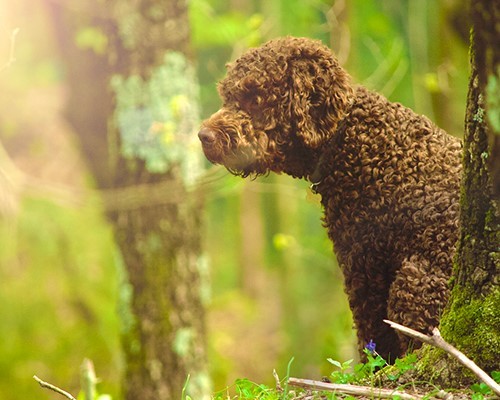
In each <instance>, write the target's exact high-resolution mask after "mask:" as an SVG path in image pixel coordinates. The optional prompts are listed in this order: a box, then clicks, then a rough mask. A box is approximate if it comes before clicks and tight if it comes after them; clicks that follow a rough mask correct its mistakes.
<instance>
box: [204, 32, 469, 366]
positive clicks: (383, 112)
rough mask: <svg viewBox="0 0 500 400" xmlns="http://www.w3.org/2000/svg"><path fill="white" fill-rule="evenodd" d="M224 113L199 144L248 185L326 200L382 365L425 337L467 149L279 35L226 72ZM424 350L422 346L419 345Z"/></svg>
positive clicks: (358, 316) (362, 333)
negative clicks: (283, 185)
mask: <svg viewBox="0 0 500 400" xmlns="http://www.w3.org/2000/svg"><path fill="white" fill-rule="evenodd" d="M219 92H220V95H221V97H222V99H223V101H224V104H223V107H222V108H221V109H220V110H219V111H218V112H217V113H215V114H214V115H212V116H211V117H210V118H209V119H208V120H206V121H205V122H204V123H203V125H202V129H201V130H200V132H199V134H198V136H199V138H200V140H201V142H202V146H203V151H204V153H205V155H206V157H207V158H208V159H209V160H210V161H211V162H213V163H218V164H223V165H224V166H226V167H227V169H228V170H229V171H230V172H231V173H233V174H235V175H240V176H243V177H246V176H249V175H252V176H256V175H261V174H267V173H268V172H270V171H273V172H277V173H280V172H284V173H286V174H289V175H292V176H293V177H296V178H305V179H307V180H309V181H310V182H311V183H312V185H313V189H314V190H315V191H316V192H317V193H319V194H320V195H321V198H322V200H321V201H322V204H323V207H324V225H325V227H326V228H327V229H328V234H329V237H330V238H331V239H332V241H333V242H334V247H335V253H336V255H337V258H338V260H339V264H340V266H341V268H342V271H343V274H344V277H345V287H346V292H347V295H348V298H349V304H350V307H351V310H352V313H353V316H354V322H355V325H356V328H357V335H358V344H359V350H360V352H361V353H362V351H361V350H362V349H363V348H364V347H365V345H366V344H367V343H368V342H369V341H370V340H373V342H375V343H376V346H377V347H376V350H377V352H378V353H379V354H381V355H382V356H383V357H385V358H386V359H387V358H388V359H389V360H391V361H393V360H394V359H395V357H397V356H400V355H402V354H404V353H405V352H406V351H407V350H408V346H409V341H408V339H407V338H406V337H403V336H399V335H398V334H396V333H395V332H394V331H393V330H392V329H391V328H389V327H388V326H387V325H386V324H385V323H384V322H383V319H386V318H387V319H390V320H393V321H395V322H398V323H400V324H403V325H406V326H409V327H411V328H414V329H417V330H420V331H423V332H429V331H430V330H431V329H432V327H435V326H437V325H438V320H439V316H440V314H441V311H442V310H443V307H444V306H445V304H446V301H447V299H448V293H449V290H448V279H449V277H450V274H451V267H452V257H453V253H454V250H455V242H456V240H457V225H458V212H459V206H458V198H459V179H460V171H461V161H460V159H461V155H460V154H461V144H460V142H459V140H458V139H456V138H454V137H452V136H449V135H448V134H447V133H446V132H444V131H443V130H441V129H439V128H438V127H436V126H435V125H433V123H432V122H431V121H429V120H428V119H427V118H425V117H423V116H420V115H417V114H415V113H414V112H413V111H412V110H410V109H408V108H405V107H403V106H402V105H401V104H398V103H391V102H389V101H388V100H387V99H385V98H384V97H383V96H381V95H379V94H376V93H373V92H371V91H369V90H367V89H366V88H364V87H361V86H357V87H355V86H353V85H351V82H350V77H349V75H348V74H347V73H346V72H345V71H344V70H343V69H342V68H341V67H340V66H339V64H338V62H337V60H336V59H335V57H334V56H333V54H332V52H331V51H330V50H329V49H328V48H327V47H326V46H324V45H322V44H321V43H320V42H319V41H315V40H310V39H305V38H291V37H287V38H281V39H275V40H271V41H270V42H268V43H266V44H264V45H263V46H261V47H259V48H256V49H251V50H249V51H248V52H247V53H245V54H244V55H243V56H241V57H240V58H239V59H238V60H236V61H235V62H234V63H232V64H230V65H229V66H228V71H227V76H226V78H224V79H223V80H222V81H221V82H220V84H219ZM416 346H418V344H416V343H415V346H414V347H416Z"/></svg>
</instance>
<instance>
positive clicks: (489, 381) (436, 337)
mask: <svg viewBox="0 0 500 400" xmlns="http://www.w3.org/2000/svg"><path fill="white" fill-rule="evenodd" d="M384 322H385V323H386V324H389V325H390V326H391V327H392V328H394V329H396V330H398V331H401V332H402V333H404V334H405V335H407V336H411V337H413V338H415V339H418V340H420V341H421V342H424V343H427V344H430V345H432V346H434V347H438V348H440V349H441V350H444V351H445V352H447V353H448V354H451V355H452V356H453V357H455V358H456V359H458V361H459V362H460V363H461V364H462V365H464V366H466V367H467V368H469V369H470V370H471V371H472V372H473V373H474V374H475V375H476V376H477V377H478V378H479V379H481V380H482V381H483V382H484V383H485V384H486V385H488V386H489V387H490V388H491V390H493V392H494V393H495V394H496V395H497V396H500V385H499V384H498V383H496V382H495V381H494V380H493V378H491V377H490V376H489V375H488V374H487V373H486V372H484V371H483V370H482V369H481V368H479V367H478V365H477V364H476V363H475V362H474V361H472V360H471V359H470V358H468V357H467V356H466V355H465V354H464V353H462V352H461V351H460V350H458V349H457V348H456V347H453V346H452V345H451V344H449V343H448V342H446V341H445V340H444V339H443V337H442V336H441V333H440V332H439V329H438V328H434V329H433V330H432V336H428V335H424V334H423V333H421V332H417V331H415V330H413V329H410V328H407V327H406V326H403V325H399V324H397V323H396V322H392V321H389V320H387V319H384Z"/></svg>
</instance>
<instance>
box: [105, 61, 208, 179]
mask: <svg viewBox="0 0 500 400" xmlns="http://www.w3.org/2000/svg"><path fill="white" fill-rule="evenodd" d="M111 86H112V88H113V90H114V92H115V96H116V109H115V115H114V120H115V123H116V126H117V128H118V131H119V134H120V139H121V146H122V147H121V153H122V155H123V156H124V157H125V158H127V159H131V160H132V159H136V158H137V159H140V160H143V161H144V162H145V164H146V168H147V169H148V170H149V172H151V173H164V172H166V171H167V170H168V169H169V168H171V167H172V165H180V166H181V170H182V172H183V177H184V180H185V181H187V182H192V181H194V179H195V178H196V177H197V176H198V174H199V173H200V171H201V153H200V151H199V146H198V141H197V138H196V135H195V132H196V130H197V129H198V125H199V117H198V116H199V110H198V84H197V80H196V76H195V71H194V68H193V67H192V66H191V64H190V63H189V61H188V60H187V59H186V57H185V56H184V55H183V54H181V53H178V52H168V53H166V54H165V57H164V61H163V63H162V64H161V65H159V66H157V67H156V68H154V69H153V71H152V73H151V76H150V77H149V79H144V78H142V77H141V76H138V75H131V76H129V77H123V76H120V75H116V76H114V77H113V79H112V80H111Z"/></svg>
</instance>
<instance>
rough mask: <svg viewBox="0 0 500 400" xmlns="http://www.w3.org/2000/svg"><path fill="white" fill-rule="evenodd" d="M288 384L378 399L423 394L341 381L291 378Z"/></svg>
mask: <svg viewBox="0 0 500 400" xmlns="http://www.w3.org/2000/svg"><path fill="white" fill-rule="evenodd" d="M288 384H289V385H292V386H297V387H301V388H304V389H310V390H327V391H329V392H338V393H344V394H350V395H357V396H366V397H370V398H372V397H374V396H375V397H376V398H378V399H392V398H394V396H398V397H399V398H400V399H402V400H420V399H423V397H421V396H417V395H411V394H408V393H405V392H401V391H399V390H391V389H379V388H373V387H368V386H358V385H347V384H340V383H327V382H321V381H313V380H311V379H298V378H289V379H288Z"/></svg>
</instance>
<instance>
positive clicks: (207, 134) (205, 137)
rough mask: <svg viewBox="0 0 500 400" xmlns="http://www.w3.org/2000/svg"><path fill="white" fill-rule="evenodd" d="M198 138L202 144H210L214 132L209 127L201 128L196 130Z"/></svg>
mask: <svg viewBox="0 0 500 400" xmlns="http://www.w3.org/2000/svg"><path fill="white" fill-rule="evenodd" d="M198 138H199V139H200V141H201V142H202V143H203V144H210V143H213V142H214V141H215V133H214V131H212V130H211V129H208V128H201V130H200V131H199V132H198Z"/></svg>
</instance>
